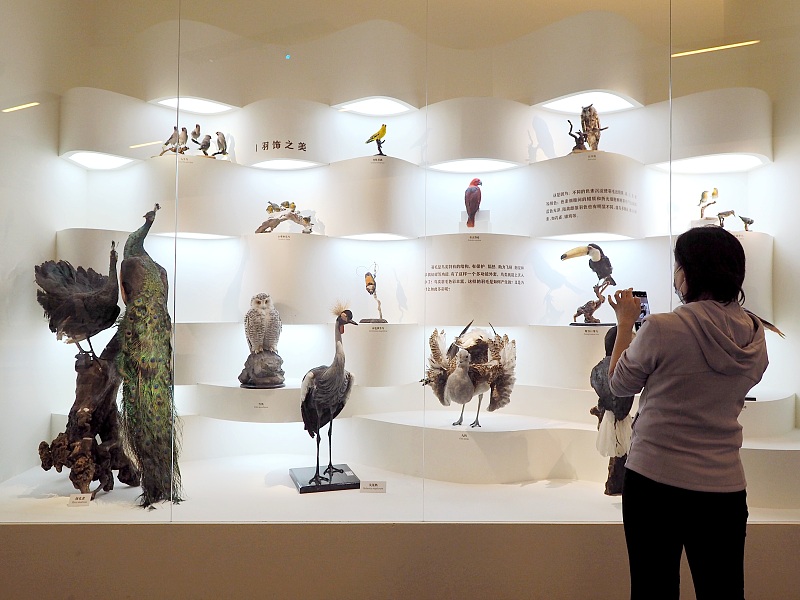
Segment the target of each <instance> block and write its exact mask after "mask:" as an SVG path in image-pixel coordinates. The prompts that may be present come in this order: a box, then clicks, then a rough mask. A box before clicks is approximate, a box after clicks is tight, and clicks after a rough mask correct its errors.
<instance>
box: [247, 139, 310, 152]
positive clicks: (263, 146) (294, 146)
mask: <svg viewBox="0 0 800 600" xmlns="http://www.w3.org/2000/svg"><path fill="white" fill-rule="evenodd" d="M280 149H283V150H296V151H298V152H307V151H308V146H307V145H306V143H305V142H294V141H292V140H286V141H285V142H282V141H280V140H273V141H271V142H256V152H268V151H269V150H280Z"/></svg>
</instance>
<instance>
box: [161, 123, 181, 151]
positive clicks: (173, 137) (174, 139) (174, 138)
mask: <svg viewBox="0 0 800 600" xmlns="http://www.w3.org/2000/svg"><path fill="white" fill-rule="evenodd" d="M177 143H178V126H177V125H176V126H175V127H174V128H173V132H172V135H171V136H169V138H167V141H166V142H164V147H165V148H170V147H172V146H174V145H175V144H177Z"/></svg>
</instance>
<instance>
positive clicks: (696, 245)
mask: <svg viewBox="0 0 800 600" xmlns="http://www.w3.org/2000/svg"><path fill="white" fill-rule="evenodd" d="M675 262H676V263H677V266H680V267H681V268H682V269H683V274H684V276H685V277H686V287H687V291H686V293H685V294H684V295H683V297H684V300H685V301H686V302H694V301H695V300H701V299H706V298H711V299H713V300H716V301H717V302H722V303H723V304H729V303H730V302H739V303H743V302H744V291H743V290H742V283H743V282H744V270H745V258H744V248H742V244H741V243H740V242H739V240H737V239H736V237H735V236H734V235H733V234H731V233H730V232H729V231H726V230H725V229H723V228H722V227H717V226H716V225H711V226H706V227H694V228H692V229H690V230H688V231H685V232H684V233H682V234H681V235H679V236H678V239H677V240H676V241H675Z"/></svg>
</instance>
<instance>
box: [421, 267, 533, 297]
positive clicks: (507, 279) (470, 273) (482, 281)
mask: <svg viewBox="0 0 800 600" xmlns="http://www.w3.org/2000/svg"><path fill="white" fill-rule="evenodd" d="M493 285H525V266H524V265H517V264H492V263H485V264H484V263H469V264H464V263H453V264H439V263H434V264H429V265H428V269H427V270H426V272H425V291H426V292H451V291H456V290H458V291H463V292H466V293H469V288H471V287H474V286H493Z"/></svg>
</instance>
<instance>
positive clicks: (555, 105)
mask: <svg viewBox="0 0 800 600" xmlns="http://www.w3.org/2000/svg"><path fill="white" fill-rule="evenodd" d="M590 104H591V105H593V106H594V107H595V109H596V110H597V112H599V113H600V114H603V113H611V112H617V111H620V110H628V109H631V108H638V107H640V106H641V104H639V103H638V102H636V101H635V100H632V99H631V98H626V97H625V96H622V95H620V94H617V93H615V92H606V91H603V90H591V91H586V92H580V93H578V94H570V95H569V96H562V97H561V98H556V99H555V100H550V101H549V102H545V103H543V104H541V105H540V106H541V107H542V108H546V109H548V110H554V111H556V112H563V113H572V114H580V113H581V109H582V108H583V107H584V106H589V105H590Z"/></svg>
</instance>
